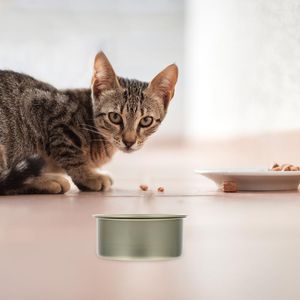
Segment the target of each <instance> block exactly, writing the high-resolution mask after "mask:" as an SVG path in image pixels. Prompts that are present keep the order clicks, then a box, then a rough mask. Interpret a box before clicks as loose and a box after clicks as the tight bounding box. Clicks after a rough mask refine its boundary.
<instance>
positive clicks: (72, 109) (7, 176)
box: [0, 52, 178, 194]
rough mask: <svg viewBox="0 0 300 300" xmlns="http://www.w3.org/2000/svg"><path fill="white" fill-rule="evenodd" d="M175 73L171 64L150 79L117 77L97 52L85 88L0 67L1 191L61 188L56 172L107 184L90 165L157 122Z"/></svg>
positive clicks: (138, 142)
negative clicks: (56, 85) (68, 87)
mask: <svg viewBox="0 0 300 300" xmlns="http://www.w3.org/2000/svg"><path fill="white" fill-rule="evenodd" d="M177 77H178V69H177V66H176V65H175V64H172V65H169V66H168V67H167V68H165V69H164V70H163V71H162V72H160V73H159V74H158V75H157V76H155V77H154V79H153V80H152V81H151V82H150V83H146V82H141V81H138V80H130V79H125V78H122V77H117V76H116V74H115V72H114V70H113V68H112V66H111V64H110V62H109V61H108V59H107V57H106V56H105V54H104V53H103V52H99V53H98V54H97V55H96V57H95V61H94V72H93V77H92V83H91V88H89V89H76V90H58V89H56V88H54V87H53V86H51V85H49V84H46V83H43V82H40V81H38V80H36V79H34V78H32V77H30V76H28V75H24V74H20V73H16V72H13V71H0V194H18V193H19V194H21V193H51V194H58V193H65V192H67V191H68V190H69V189H70V184H69V181H68V180H67V179H66V178H65V176H63V174H68V175H69V176H70V177H71V178H72V180H73V182H74V183H75V184H76V186H77V187H78V188H79V189H80V190H84V191H106V190H108V189H109V188H110V186H111V185H112V180H111V178H110V177H109V176H107V175H104V174H101V173H99V172H98V171H97V168H99V167H101V166H102V165H103V164H105V163H107V162H108V161H109V160H110V159H111V158H112V156H113V154H114V153H115V151H116V150H117V149H119V150H122V151H124V152H132V151H134V150H138V149H139V148H141V146H142V145H143V143H144V142H145V140H146V139H147V137H149V136H150V135H151V134H152V133H154V132H155V131H156V130H157V128H158V127H159V125H160V123H161V122H162V120H163V119H164V117H165V115H166V112H167V108H168V105H169V102H170V100H171V99H172V97H173V95H174V90H175V84H176V81H177Z"/></svg>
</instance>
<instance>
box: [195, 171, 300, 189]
mask: <svg viewBox="0 0 300 300" xmlns="http://www.w3.org/2000/svg"><path fill="white" fill-rule="evenodd" d="M195 172H196V173H197V174H200V175H203V176H205V177H207V178H209V179H211V180H212V181H214V182H215V183H216V185H217V186H218V187H220V186H221V185H222V183H223V182H224V181H234V182H236V183H237V186H238V190H240V191H282V190H297V189H298V186H299V183H300V171H269V170H267V169H265V170H264V169H206V170H195Z"/></svg>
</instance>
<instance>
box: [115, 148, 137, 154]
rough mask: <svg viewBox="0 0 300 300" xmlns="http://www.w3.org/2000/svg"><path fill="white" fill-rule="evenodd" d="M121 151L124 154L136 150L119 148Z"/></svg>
mask: <svg viewBox="0 0 300 300" xmlns="http://www.w3.org/2000/svg"><path fill="white" fill-rule="evenodd" d="M119 149H120V150H121V151H123V152H125V153H132V152H134V151H136V150H137V149H133V148H127V147H121V148H119Z"/></svg>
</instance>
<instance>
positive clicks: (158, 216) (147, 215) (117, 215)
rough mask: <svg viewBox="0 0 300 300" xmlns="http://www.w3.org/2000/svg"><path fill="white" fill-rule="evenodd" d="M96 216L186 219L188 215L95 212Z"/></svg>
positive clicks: (118, 218)
mask: <svg viewBox="0 0 300 300" xmlns="http://www.w3.org/2000/svg"><path fill="white" fill-rule="evenodd" d="M93 217H94V218H97V219H101V220H164V219H184V218H186V217H187V215H177V214H95V215H93Z"/></svg>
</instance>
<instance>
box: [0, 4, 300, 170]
mask: <svg viewBox="0 0 300 300" xmlns="http://www.w3.org/2000/svg"><path fill="white" fill-rule="evenodd" d="M299 14H300V2H299V1H298V0H285V1H281V0H252V1H248V0H244V1H240V0H226V1H224V0H186V1H184V0H144V1H138V0H116V1H110V0H85V1H81V0H72V1H71V0H63V1H61V0H44V1H38V0H0V69H13V70H16V71H20V72H24V73H28V74H31V75H32V76H34V77H36V78H38V79H41V80H44V81H47V82H49V83H51V84H53V85H55V86H56V87H59V88H67V87H87V86H89V83H90V79H91V72H92V63H93V58H94V56H95V54H96V52H97V51H98V50H99V49H103V50H104V51H105V53H106V54H107V56H108V57H109V59H110V61H111V63H112V65H113V66H114V68H115V70H116V72H117V74H118V75H120V76H125V77H129V78H138V79H141V80H145V81H149V80H151V78H152V77H153V76H155V75H156V74H157V73H158V72H159V71H160V70H162V69H163V68H164V67H165V66H167V65H168V64H171V63H173V62H176V63H177V64H178V66H179V68H180V78H179V82H178V85H177V91H176V94H175V98H174V99H173V101H172V104H171V106H170V109H169V114H168V116H167V118H166V120H165V121H164V123H163V125H162V128H161V129H160V130H159V132H158V133H157V134H156V135H155V137H154V138H153V139H152V142H151V143H150V142H149V144H151V145H160V146H161V147H163V145H177V146H178V147H182V145H195V146H194V148H193V149H194V151H200V152H201V151H202V152H201V154H202V157H205V155H207V156H209V155H210V156H212V155H215V156H218V155H221V154H222V155H223V156H222V157H223V161H225V159H224V157H227V158H228V160H229V161H230V162H231V163H234V162H235V161H237V160H238V158H237V156H238V157H244V158H245V159H247V158H248V157H249V156H251V157H252V158H255V162H256V163H262V162H263V163H267V161H271V160H273V159H277V158H278V159H294V161H295V159H297V158H298V149H299V150H300V143H299V142H298V140H300V132H299V129H300V121H299V117H298V116H299V114H300V99H299V97H300V84H299V82H300V60H299V56H300V19H299ZM147 147H148V145H147ZM149 147H150V146H149ZM212 149H213V150H212ZM287 149H289V151H288V153H287ZM212 151H213V152H212ZM245 161H246V160H245ZM209 163H210V162H209V161H206V160H204V162H202V164H209Z"/></svg>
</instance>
